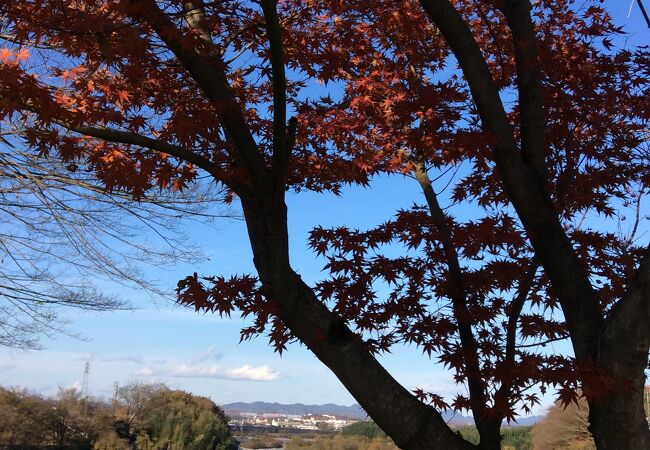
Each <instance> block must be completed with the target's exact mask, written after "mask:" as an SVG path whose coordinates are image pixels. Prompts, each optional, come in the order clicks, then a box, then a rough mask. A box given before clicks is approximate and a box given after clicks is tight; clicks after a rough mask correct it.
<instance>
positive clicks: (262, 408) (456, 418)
mask: <svg viewBox="0 0 650 450" xmlns="http://www.w3.org/2000/svg"><path fill="white" fill-rule="evenodd" d="M221 408H223V410H224V411H225V412H226V413H227V414H228V413H230V414H233V413H235V414H236V413H249V414H250V413H254V414H264V413H267V414H289V415H299V416H304V415H307V414H314V415H321V414H331V415H334V416H338V417H347V418H350V419H358V420H370V418H369V417H368V414H367V413H366V412H365V411H364V410H363V408H362V407H361V406H360V405H359V404H356V403H355V404H354V405H350V406H344V405H336V404H334V403H325V404H320V405H308V404H304V403H290V404H284V403H277V402H261V401H257V402H250V403H246V402H234V403H227V404H225V405H221ZM441 414H442V418H443V419H444V420H445V422H447V423H449V424H453V425H456V426H463V425H474V419H473V418H472V417H471V416H463V415H461V414H458V413H454V412H450V411H443V412H442V413H441ZM541 419H542V416H526V417H520V418H519V421H518V422H517V423H512V424H507V423H504V424H503V426H504V427H517V426H528V425H534V424H535V423H537V422H538V421H540V420H541Z"/></svg>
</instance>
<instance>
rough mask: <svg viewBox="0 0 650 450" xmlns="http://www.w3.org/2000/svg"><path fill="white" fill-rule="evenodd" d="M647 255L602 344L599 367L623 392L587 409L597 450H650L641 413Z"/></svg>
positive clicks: (649, 306)
mask: <svg viewBox="0 0 650 450" xmlns="http://www.w3.org/2000/svg"><path fill="white" fill-rule="evenodd" d="M646 253H647V254H646V256H645V258H644V260H643V261H642V262H641V265H640V267H639V270H638V272H637V275H636V277H635V279H634V280H633V282H632V283H631V285H630V287H629V288H628V293H627V295H626V296H625V297H624V298H623V299H622V300H620V301H619V303H618V304H617V305H616V306H615V307H614V308H613V309H612V312H611V313H610V315H609V317H608V319H607V322H606V324H607V326H606V327H605V328H604V330H603V332H602V336H601V339H600V345H599V354H598V357H597V360H598V366H599V368H601V369H603V370H604V371H605V372H606V374H607V375H608V376H611V377H613V378H614V380H616V381H618V382H619V383H622V386H616V388H618V389H616V390H615V392H614V393H612V394H611V395H609V396H607V397H606V398H605V399H604V401H602V402H597V401H591V402H590V404H589V409H590V414H589V421H590V427H589V429H590V431H591V433H592V434H593V436H594V439H595V441H596V446H597V447H598V449H599V450H614V449H616V450H619V449H620V450H625V449H630V450H636V449H650V429H649V428H648V422H647V420H646V414H645V411H644V409H643V389H644V385H645V382H646V377H645V369H646V368H647V366H648V349H649V340H650V339H649V336H648V335H649V334H650V332H649V330H650V302H648V297H649V296H650V280H649V279H648V278H649V277H648V275H649V274H650V251H648V252H646ZM596 388H598V386H596Z"/></svg>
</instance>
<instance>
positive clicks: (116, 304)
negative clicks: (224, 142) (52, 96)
mask: <svg viewBox="0 0 650 450" xmlns="http://www.w3.org/2000/svg"><path fill="white" fill-rule="evenodd" d="M6 136H7V135H5V137H3V138H2V140H3V142H2V143H1V144H0V258H1V261H2V264H1V265H0V346H6V347H13V348H22V349H30V348H39V347H40V337H42V336H43V335H52V334H54V333H57V332H64V333H68V334H70V331H69V329H68V328H67V327H66V321H65V320H64V319H63V318H62V317H61V316H60V311H61V308H63V307H71V308H77V309H83V310H92V311H109V310H119V309H125V308H128V307H129V305H127V304H126V303H125V302H123V301H122V300H120V299H119V298H116V297H115V296H112V295H107V294H105V293H104V292H101V291H100V290H99V289H98V287H97V285H96V283H93V282H92V281H89V280H111V281H113V282H118V283H122V284H124V285H127V286H131V287H136V288H139V289H143V290H145V291H146V292H148V293H150V294H152V295H154V296H166V295H167V294H171V291H170V292H167V291H166V290H165V289H164V288H163V287H161V286H159V285H157V284H156V283H153V282H152V281H151V280H148V279H147V277H146V276H144V275H143V271H142V266H143V263H145V264H150V265H154V266H158V267H167V266H169V265H170V264H172V263H174V262H179V261H196V260H197V258H198V257H199V256H200V253H199V252H198V251H196V249H194V248H192V247H191V246H189V245H188V244H187V243H186V242H187V240H186V239H185V236H184V234H183V232H182V227H181V224H182V223H183V222H184V221H185V220H187V219H189V220H194V221H208V220H210V219H212V218H214V217H216V214H215V213H214V211H211V210H208V205H209V204H214V203H213V202H214V200H215V199H217V197H218V196H219V192H218V191H217V190H215V189H213V188H212V186H210V185H207V184H202V183H199V184H198V185H197V186H194V187H192V191H191V192H188V191H183V192H179V191H177V192H169V191H164V192H162V191H161V192H160V193H158V194H156V195H155V196H152V197H144V198H142V199H140V200H141V201H140V202H133V199H132V197H131V196H130V195H128V194H123V193H120V192H110V191H107V190H106V189H105V188H103V186H102V185H101V183H100V182H99V181H98V180H96V179H95V178H94V177H93V174H92V173H91V172H87V171H79V170H77V167H76V166H75V165H74V164H70V163H67V164H66V163H62V162H60V161H57V160H54V159H52V158H49V157H47V156H43V155H38V154H37V153H34V152H31V151H30V150H24V149H21V148H19V147H18V146H17V145H14V144H13V143H12V142H13V140H10V139H6Z"/></svg>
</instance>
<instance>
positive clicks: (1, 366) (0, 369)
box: [0, 363, 18, 372]
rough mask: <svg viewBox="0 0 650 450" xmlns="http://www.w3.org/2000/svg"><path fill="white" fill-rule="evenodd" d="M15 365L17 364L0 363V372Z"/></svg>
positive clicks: (13, 367)
mask: <svg viewBox="0 0 650 450" xmlns="http://www.w3.org/2000/svg"><path fill="white" fill-rule="evenodd" d="M16 367H18V366H17V365H15V364H11V363H7V364H0V372H6V371H7V370H11V369H15V368H16Z"/></svg>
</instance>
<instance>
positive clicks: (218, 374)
mask: <svg viewBox="0 0 650 450" xmlns="http://www.w3.org/2000/svg"><path fill="white" fill-rule="evenodd" d="M169 375H170V376H173V377H188V378H222V379H226V380H249V381H274V380H277V379H278V378H279V376H280V372H278V371H274V370H272V369H271V368H270V367H269V366H257V367H255V366H251V365H249V364H246V365H243V366H241V367H237V368H235V369H222V368H220V367H219V366H217V365H216V364H212V365H209V366H206V365H203V364H180V365H178V366H175V367H173V368H172V370H171V371H170V373H169Z"/></svg>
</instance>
